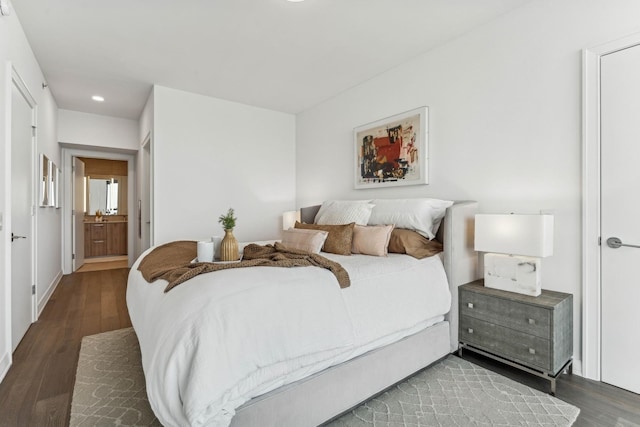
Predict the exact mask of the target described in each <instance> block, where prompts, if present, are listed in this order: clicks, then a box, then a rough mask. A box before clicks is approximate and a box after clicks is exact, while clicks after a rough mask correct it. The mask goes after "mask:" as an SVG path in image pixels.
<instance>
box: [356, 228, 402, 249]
mask: <svg viewBox="0 0 640 427" xmlns="http://www.w3.org/2000/svg"><path fill="white" fill-rule="evenodd" d="M392 230H393V225H369V226H362V225H357V224H356V226H355V227H354V228H353V242H352V245H351V253H353V254H362V255H372V256H387V253H388V248H389V239H390V238H391V232H392Z"/></svg>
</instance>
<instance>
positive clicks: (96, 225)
mask: <svg viewBox="0 0 640 427" xmlns="http://www.w3.org/2000/svg"><path fill="white" fill-rule="evenodd" d="M93 226H94V227H104V224H93Z"/></svg>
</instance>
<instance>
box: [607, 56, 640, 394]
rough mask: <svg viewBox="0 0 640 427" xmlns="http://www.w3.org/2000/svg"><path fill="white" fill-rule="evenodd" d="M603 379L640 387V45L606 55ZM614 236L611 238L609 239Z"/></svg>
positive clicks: (633, 389)
mask: <svg viewBox="0 0 640 427" xmlns="http://www.w3.org/2000/svg"><path fill="white" fill-rule="evenodd" d="M601 138H602V139H601V183H600V185H601V212H602V224H601V227H602V229H601V236H602V245H601V257H602V258H601V260H602V276H601V277H602V279H601V280H602V282H601V289H602V316H601V318H602V371H601V376H602V381H604V382H606V383H609V384H613V385H615V386H618V387H621V388H624V389H627V390H630V391H633V392H635V393H640V364H638V363H635V362H634V360H635V357H636V356H637V355H638V354H640V335H639V334H638V327H639V326H640V310H639V309H638V304H639V303H640V279H639V278H638V270H637V269H638V266H640V248H636V247H628V246H621V247H618V248H612V247H611V246H610V245H612V246H614V247H615V246H618V245H617V244H616V242H615V241H611V240H609V239H611V238H618V239H619V241H620V242H621V243H622V244H630V245H637V246H640V223H638V219H639V218H640V46H634V47H631V48H628V49H624V50H621V51H618V52H615V53H611V54H609V55H605V56H603V57H602V58H601ZM608 242H609V243H608Z"/></svg>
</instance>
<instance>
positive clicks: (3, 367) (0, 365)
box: [0, 352, 11, 383]
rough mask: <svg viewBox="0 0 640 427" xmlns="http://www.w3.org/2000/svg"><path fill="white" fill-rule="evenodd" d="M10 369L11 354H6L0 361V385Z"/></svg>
mask: <svg viewBox="0 0 640 427" xmlns="http://www.w3.org/2000/svg"><path fill="white" fill-rule="evenodd" d="M10 367H11V353H10V352H7V353H5V354H4V356H2V359H0V383H1V382H2V380H4V377H5V376H6V375H7V372H9V368H10Z"/></svg>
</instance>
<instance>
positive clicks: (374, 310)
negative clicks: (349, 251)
mask: <svg viewBox="0 0 640 427" xmlns="http://www.w3.org/2000/svg"><path fill="white" fill-rule="evenodd" d="M318 209H319V206H318V207H317V208H316V207H314V208H311V209H304V208H303V209H301V217H302V219H305V220H306V221H309V219H308V218H311V221H313V218H314V217H315V215H316V213H317V211H318ZM309 211H312V214H310V213H309ZM476 211H477V203H475V202H460V203H457V204H455V205H454V206H452V208H450V209H448V210H447V214H446V216H445V221H444V224H443V227H442V228H443V230H442V232H441V234H442V235H443V236H444V239H445V240H444V241H445V242H449V243H450V244H448V245H447V244H445V251H444V254H443V256H442V257H439V256H433V257H428V258H424V259H422V260H418V259H415V258H412V257H410V256H406V255H399V254H389V256H387V257H369V256H364V255H359V256H350V257H349V256H340V255H334V254H330V253H327V254H323V255H324V256H326V257H327V258H328V259H330V260H333V261H336V262H339V263H340V264H341V265H342V266H343V268H344V269H345V270H346V271H347V272H348V273H349V277H350V281H351V286H350V287H349V288H347V289H340V288H339V287H338V286H335V284H336V279H335V276H333V275H332V274H328V272H327V271H326V270H323V269H319V268H294V269H285V268H260V267H258V268H244V269H239V268H238V269H230V270H227V271H223V272H220V273H216V274H201V275H199V276H197V277H194V278H193V279H192V281H190V282H189V283H188V284H187V285H186V286H181V287H179V288H178V289H177V290H175V291H172V292H171V293H169V294H164V293H163V289H164V288H165V286H166V282H164V281H159V282H156V283H151V284H149V283H147V282H146V280H145V279H144V277H143V276H142V274H141V272H140V271H138V270H137V267H138V264H139V263H140V262H141V261H144V258H142V259H140V260H138V261H137V262H136V264H134V267H133V268H132V269H131V273H130V275H129V282H128V285H127V305H128V307H129V314H130V317H131V321H132V324H133V326H134V328H135V330H136V334H137V335H138V338H139V341H140V347H141V350H142V364H143V366H144V372H145V377H146V385H147V393H148V396H149V401H150V403H151V406H152V408H153V410H154V412H155V413H156V415H157V416H158V418H159V419H160V421H161V422H162V423H163V424H165V425H217V426H227V425H231V426H238V427H239V426H247V425H259V426H261V427H280V426H283V425H291V426H299V427H311V426H317V425H320V424H322V423H323V422H325V421H327V420H329V419H331V418H333V417H334V416H336V415H337V414H340V413H342V412H344V411H347V410H348V409H349V408H352V407H354V406H355V405H357V404H359V403H360V402H363V401H365V400H366V399H368V398H369V397H370V396H372V395H375V394H377V393H379V392H380V391H382V390H384V389H385V388H387V387H389V385H391V384H394V383H396V382H398V381H400V380H402V379H403V378H406V377H408V376H410V375H412V374H413V373H415V372H416V371H418V370H420V369H422V368H424V367H425V366H428V365H430V364H431V363H434V362H435V361H437V360H439V359H440V358H442V357H443V356H445V355H447V354H448V353H449V352H451V351H454V350H455V349H456V348H457V343H458V328H457V291H456V289H457V286H458V285H459V284H461V283H466V282H469V281H471V280H474V279H475V278H476V277H477V276H476V274H477V269H476V267H477V258H478V257H477V253H476V252H475V251H473V242H472V238H473V233H471V232H470V231H471V230H472V228H473V215H474V214H475V213H476ZM151 251H153V249H152V250H151ZM151 251H149V252H151ZM245 251H246V249H245ZM245 253H246V252H245ZM243 262H245V261H242V262H241V263H238V264H242V263H243ZM205 265H207V264H205ZM214 265H215V264H214ZM232 265H237V264H232ZM445 271H446V274H445ZM447 277H448V280H449V283H447ZM390 279H392V280H390ZM327 284H329V286H327ZM331 284H333V286H331ZM453 291H456V292H455V294H454V292H453ZM452 300H453V305H451V302H452ZM274 307H277V309H275V310H274ZM449 309H451V311H450V312H449V313H448V314H447V311H448V310H449ZM169 311H170V314H171V315H168V312H169ZM438 313H439V314H438ZM450 326H451V327H450ZM372 372H373V373H375V374H374V375H372V374H371V373H372ZM209 378H215V380H210V381H208V380H206V379H209ZM340 382H348V383H349V384H350V387H335V384H337V383H338V384H339V383H340ZM243 402H244V403H243Z"/></svg>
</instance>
